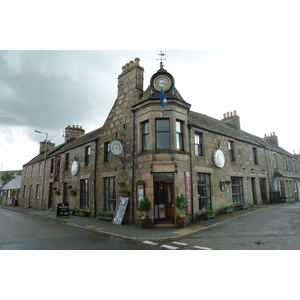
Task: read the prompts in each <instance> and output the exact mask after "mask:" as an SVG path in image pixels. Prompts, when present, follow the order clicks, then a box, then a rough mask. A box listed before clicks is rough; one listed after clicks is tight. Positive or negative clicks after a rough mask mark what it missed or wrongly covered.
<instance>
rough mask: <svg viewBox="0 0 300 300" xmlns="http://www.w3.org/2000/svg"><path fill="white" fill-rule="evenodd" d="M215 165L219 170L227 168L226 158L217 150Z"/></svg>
mask: <svg viewBox="0 0 300 300" xmlns="http://www.w3.org/2000/svg"><path fill="white" fill-rule="evenodd" d="M214 163H215V165H216V166H217V167H218V168H223V167H224V166H225V157H224V154H223V152H222V151H221V150H216V151H215V153H214Z"/></svg>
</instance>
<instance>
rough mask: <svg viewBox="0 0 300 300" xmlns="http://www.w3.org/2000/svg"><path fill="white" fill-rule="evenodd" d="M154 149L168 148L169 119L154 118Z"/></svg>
mask: <svg viewBox="0 0 300 300" xmlns="http://www.w3.org/2000/svg"><path fill="white" fill-rule="evenodd" d="M156 149H170V121H169V120H168V119H163V120H156Z"/></svg>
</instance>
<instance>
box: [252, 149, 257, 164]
mask: <svg viewBox="0 0 300 300" xmlns="http://www.w3.org/2000/svg"><path fill="white" fill-rule="evenodd" d="M253 160H254V163H255V164H256V165H257V164H258V159H257V148H253Z"/></svg>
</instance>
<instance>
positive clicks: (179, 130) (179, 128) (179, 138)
mask: <svg viewBox="0 0 300 300" xmlns="http://www.w3.org/2000/svg"><path fill="white" fill-rule="evenodd" d="M176 149H177V150H180V151H183V122H181V121H176Z"/></svg>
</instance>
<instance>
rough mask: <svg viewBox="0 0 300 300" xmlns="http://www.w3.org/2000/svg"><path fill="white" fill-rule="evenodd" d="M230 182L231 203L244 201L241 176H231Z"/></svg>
mask: <svg viewBox="0 0 300 300" xmlns="http://www.w3.org/2000/svg"><path fill="white" fill-rule="evenodd" d="M231 182H232V184H231V187H232V201H233V203H241V202H244V192H243V178H241V177H232V178H231Z"/></svg>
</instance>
